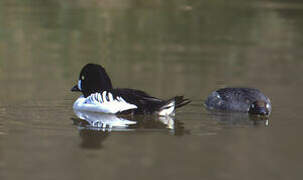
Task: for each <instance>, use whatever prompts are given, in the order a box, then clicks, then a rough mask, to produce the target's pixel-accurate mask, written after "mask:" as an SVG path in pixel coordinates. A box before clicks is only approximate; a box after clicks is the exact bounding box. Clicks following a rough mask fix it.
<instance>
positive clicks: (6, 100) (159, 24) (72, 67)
mask: <svg viewBox="0 0 303 180" xmlns="http://www.w3.org/2000/svg"><path fill="white" fill-rule="evenodd" d="M0 4H1V5H0V27H1V28H0V82H1V87H2V88H1V91H0V139H1V152H0V178H1V179H27V178H30V179H84V178H85V179H101V178H102V179H157V178H158V179H164V178H167V179H171V178H174V179H275V180H278V179H301V178H302V173H301V167H302V165H301V164H302V163H301V162H302V161H301V159H302V158H301V152H302V146H303V144H302V142H301V141H300V137H301V136H302V135H303V133H302V130H301V127H302V125H303V123H302V121H301V118H302V115H303V114H302V110H301V108H302V105H301V99H302V97H303V96H302V93H301V92H302V91H303V86H302V84H303V78H302V75H301V71H302V68H303V61H302V57H303V51H302V45H303V34H302V32H303V31H302V28H303V24H302V17H303V4H302V3H301V2H300V1H294V0H293V1H288V2H284V1H277V0H275V1H274V0H271V1H270V0H266V1H257V0H254V1H250V2H249V3H247V2H245V3H244V2H242V1H237V0H236V1H233V2H225V1H219V0H218V1H211V0H209V1H201V2H190V1H182V0H178V1H161V0H159V1H132V0H129V1H120V0H116V1H99V0H93V1H90V2H87V1H83V0H78V1H75V2H74V1H73V2H70V1H22V2H19V1H15V0H12V1H2V2H0ZM88 62H94V63H99V64H102V65H103V66H105V67H106V69H107V72H108V73H109V74H110V77H111V78H112V82H113V84H114V86H115V87H127V88H136V89H141V90H144V91H146V92H148V93H149V94H151V95H153V96H156V97H161V98H170V97H172V96H174V95H185V96H186V97H189V98H191V99H192V100H193V102H192V103H191V104H189V105H188V106H186V107H184V108H182V109H179V110H178V111H177V113H176V116H175V118H172V119H160V118H157V117H153V116H148V117H145V116H138V117H134V119H129V120H130V121H136V122H138V123H137V124H133V125H130V127H119V128H112V129H111V130H110V131H108V130H105V131H104V129H103V128H102V127H101V128H94V127H91V126H89V125H87V124H85V122H83V121H81V120H80V119H79V118H78V117H77V116H76V115H75V113H74V112H73V109H72V104H73V102H74V101H75V100H76V98H77V97H78V96H79V94H77V93H72V92H70V91H69V90H70V88H71V87H72V86H73V85H74V84H75V83H77V78H78V73H79V71H80V69H81V67H82V66H83V65H84V64H85V63H88ZM225 86H249V87H255V88H259V89H261V90H262V91H263V92H264V93H265V94H266V95H267V96H269V97H270V98H271V101H272V106H273V112H272V115H271V116H270V118H269V119H268V121H265V120H259V121H254V120H252V119H251V118H250V117H248V116H247V115H245V114H226V113H211V112H208V111H206V110H205V109H204V107H203V106H202V104H203V101H204V99H205V98H206V97H207V96H208V94H209V93H210V92H211V91H213V90H215V89H217V88H221V87H225ZM126 119H127V118H126Z"/></svg>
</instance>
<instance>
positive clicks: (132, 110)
mask: <svg viewBox="0 0 303 180" xmlns="http://www.w3.org/2000/svg"><path fill="white" fill-rule="evenodd" d="M71 91H80V92H82V93H83V95H82V96H80V97H79V98H78V99H77V100H76V102H75V103H74V105H73V108H74V109H75V110H85V111H93V112H103V113H111V114H158V115H160V116H168V115H174V112H175V109H176V108H179V107H182V106H184V105H186V104H188V103H189V102H190V100H188V99H184V98H183V96H176V97H174V98H171V99H169V100H161V99H159V98H155V97H152V96H150V95H148V94H147V93H145V92H143V91H140V90H135V89H127V88H113V86H112V83H111V80H110V78H109V76H108V75H107V73H106V71H105V69H104V68H103V67H102V66H100V65H98V64H87V65H85V66H84V67H83V68H82V70H81V72H80V76H79V80H78V84H77V85H75V86H74V87H73V88H72V89H71Z"/></svg>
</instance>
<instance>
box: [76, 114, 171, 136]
mask: <svg viewBox="0 0 303 180" xmlns="http://www.w3.org/2000/svg"><path fill="white" fill-rule="evenodd" d="M74 112H75V114H76V116H77V117H78V118H80V119H81V120H84V121H85V122H86V123H87V124H86V125H84V126H83V123H80V124H79V125H80V126H79V128H86V129H91V130H102V131H112V130H113V131H132V130H134V129H136V128H139V127H140V128H143V129H158V128H160V129H169V130H174V129H175V121H174V118H173V117H170V116H120V115H114V114H105V113H97V112H90V111H81V110H74Z"/></svg>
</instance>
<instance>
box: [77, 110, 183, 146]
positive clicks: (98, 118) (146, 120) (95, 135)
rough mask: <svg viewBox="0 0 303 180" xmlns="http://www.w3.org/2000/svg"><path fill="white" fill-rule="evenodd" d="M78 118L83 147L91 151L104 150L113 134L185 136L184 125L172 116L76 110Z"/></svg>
mask: <svg viewBox="0 0 303 180" xmlns="http://www.w3.org/2000/svg"><path fill="white" fill-rule="evenodd" d="M75 114H76V116H77V117H78V118H72V120H73V122H74V124H75V125H77V126H78V129H79V133H80V137H81V138H82V142H81V147H82V148H89V149H100V148H102V142H103V141H104V140H105V139H106V138H107V137H108V136H110V134H112V133H121V132H134V133H137V132H141V131H144V132H149V131H157V132H168V133H169V134H172V135H178V136H180V135H183V134H184V128H183V123H181V122H178V121H176V120H175V119H174V117H170V116H163V117H160V116H144V115H142V116H141V115H137V116H128V115H113V114H104V113H96V112H89V111H79V110H75Z"/></svg>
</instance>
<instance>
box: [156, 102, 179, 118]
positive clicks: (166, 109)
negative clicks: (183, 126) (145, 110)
mask: <svg viewBox="0 0 303 180" xmlns="http://www.w3.org/2000/svg"><path fill="white" fill-rule="evenodd" d="M161 109H162V110H161V111H159V112H158V115H160V116H169V115H175V114H174V110H175V101H172V102H170V103H169V104H166V105H165V106H163V107H162V108H161Z"/></svg>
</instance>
